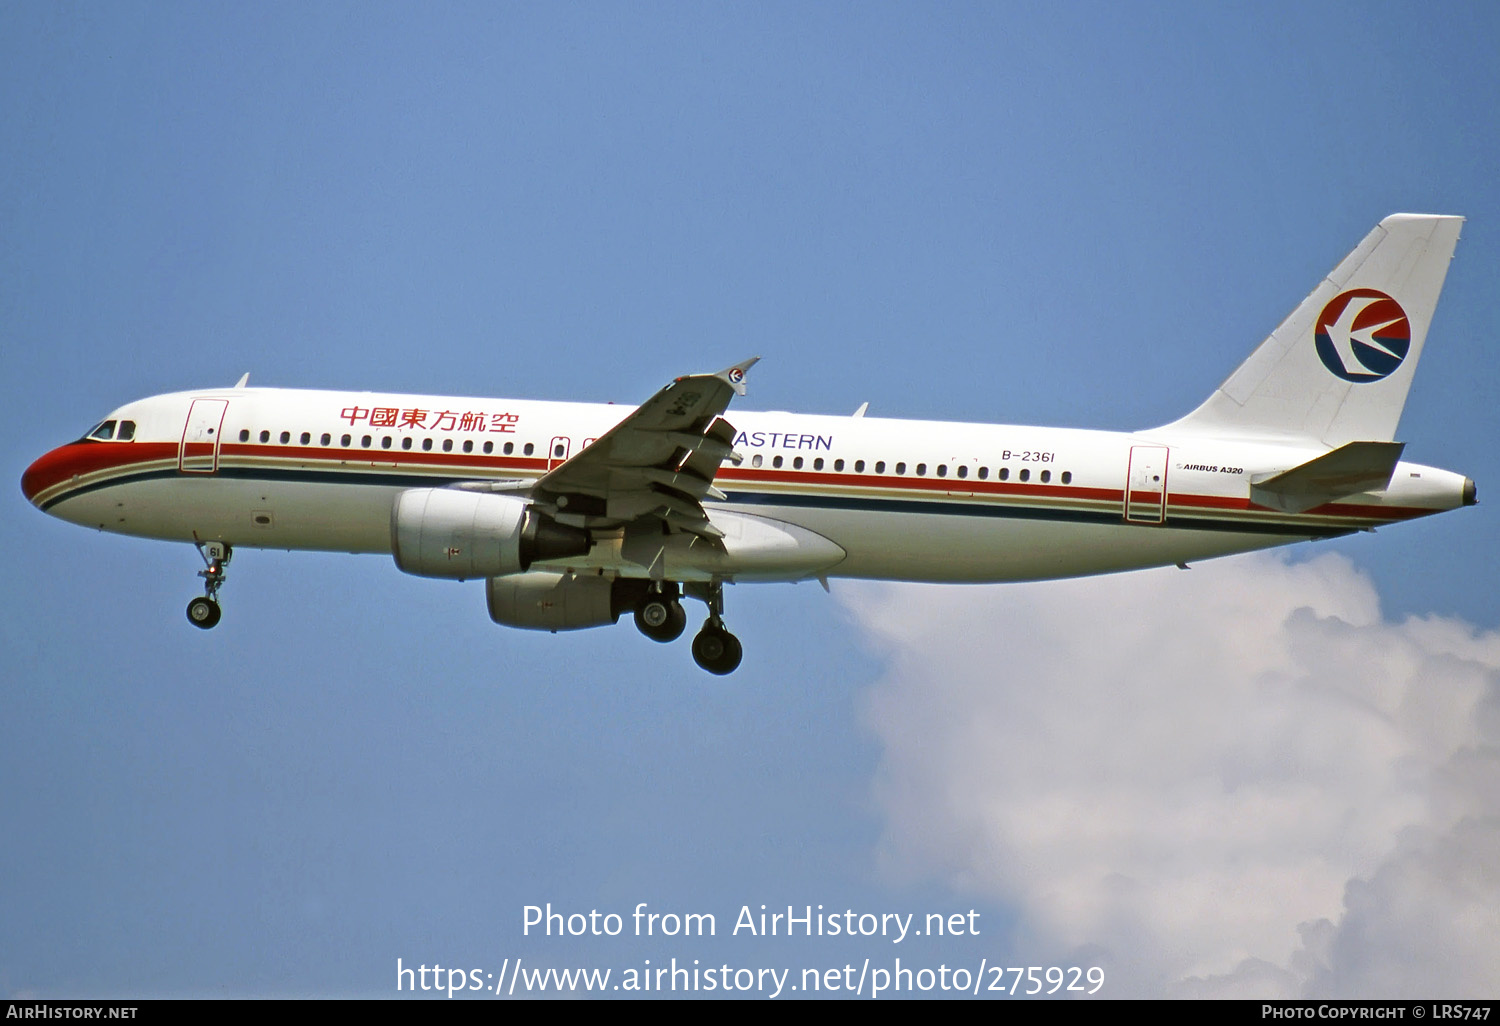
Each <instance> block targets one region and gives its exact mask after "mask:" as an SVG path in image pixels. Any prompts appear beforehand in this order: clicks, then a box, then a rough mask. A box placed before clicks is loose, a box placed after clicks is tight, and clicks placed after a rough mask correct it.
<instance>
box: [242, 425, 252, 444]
mask: <svg viewBox="0 0 1500 1026" xmlns="http://www.w3.org/2000/svg"><path fill="white" fill-rule="evenodd" d="M240 441H242V442H248V441H250V429H249V428H240Z"/></svg>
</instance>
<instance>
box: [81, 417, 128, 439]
mask: <svg viewBox="0 0 1500 1026" xmlns="http://www.w3.org/2000/svg"><path fill="white" fill-rule="evenodd" d="M83 437H84V438H86V439H90V440H92V441H95V442H128V441H130V440H132V439H133V438H135V421H133V420H118V421H116V420H106V421H105V422H104V423H102V424H98V425H95V427H94V428H93V430H91V431H90V432H89V433H88V434H86V435H84V436H83Z"/></svg>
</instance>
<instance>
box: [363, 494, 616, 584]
mask: <svg viewBox="0 0 1500 1026" xmlns="http://www.w3.org/2000/svg"><path fill="white" fill-rule="evenodd" d="M591 543H592V542H591V539H590V538H589V533H588V532H587V531H585V530H584V529H582V528H580V527H569V526H567V525H566V524H559V523H557V522H556V521H555V520H552V519H551V518H549V517H548V516H547V515H546V514H544V513H542V512H540V511H539V510H537V509H536V508H535V507H533V506H532V505H531V503H529V502H527V501H526V500H525V499H521V498H517V497H516V496H513V495H495V494H493V493H491V492H470V491H464V490H461V489H456V488H413V489H411V490H409V491H405V492H402V493H401V494H400V495H398V496H396V501H395V503H394V504H393V505H392V507H391V553H392V554H393V555H394V556H395V557H396V565H397V566H398V567H400V568H401V569H402V570H404V571H406V572H407V573H409V574H416V575H418V576H420V577H456V578H458V579H459V580H467V579H469V578H471V577H500V576H503V575H505V574H519V573H523V572H525V571H526V570H528V569H530V568H531V564H532V563H535V562H537V561H538V560H546V559H566V558H568V557H571V556H584V555H587V554H588V551H589V547H590V545H591Z"/></svg>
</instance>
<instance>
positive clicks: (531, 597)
mask: <svg viewBox="0 0 1500 1026" xmlns="http://www.w3.org/2000/svg"><path fill="white" fill-rule="evenodd" d="M619 590H620V589H619V588H618V582H617V581H614V580H611V579H610V578H608V577H601V576H600V575H599V574H588V575H575V574H562V573H556V572H554V571H551V570H534V571H532V572H531V573H529V574H513V575H511V576H509V577H491V578H490V580H489V583H488V585H486V587H485V597H486V599H487V600H488V601H489V607H490V619H491V620H494V621H495V622H496V623H498V624H504V625H505V626H506V627H525V628H526V629H527V630H533V631H576V630H582V629H583V628H585V627H604V626H607V625H609V624H612V623H614V622H615V621H617V620H618V619H619V618H620V612H621V610H622V608H623V607H622V606H621V604H620V602H619V601H617V599H618V598H619V597H620V596H619V595H618V594H617V593H618V592H619Z"/></svg>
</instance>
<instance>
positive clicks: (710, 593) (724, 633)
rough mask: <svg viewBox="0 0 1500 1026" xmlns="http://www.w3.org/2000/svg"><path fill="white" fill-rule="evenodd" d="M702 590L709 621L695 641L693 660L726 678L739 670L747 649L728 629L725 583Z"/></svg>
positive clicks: (696, 593)
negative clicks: (726, 626)
mask: <svg viewBox="0 0 1500 1026" xmlns="http://www.w3.org/2000/svg"><path fill="white" fill-rule="evenodd" d="M701 589H702V590H701V592H695V595H696V597H697V598H701V599H703V601H704V602H707V603H708V619H707V620H704V621H703V627H702V628H701V629H700V630H699V631H698V634H697V636H695V637H694V638H693V661H694V662H696V663H697V664H698V665H699V666H701V667H703V668H704V669H705V670H707V671H708V672H709V673H715V674H718V675H719V676H721V677H722V676H724V675H725V674H726V673H733V672H734V671H735V668H736V667H738V666H739V665H740V660H741V659H742V658H744V655H745V650H744V648H743V647H742V646H741V645H740V639H739V638H736V637H735V636H734V635H733V634H730V633H729V631H728V630H727V629H726V628H725V627H724V584H723V582H722V581H714V582H713V583H712V584H709V585H706V586H701Z"/></svg>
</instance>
